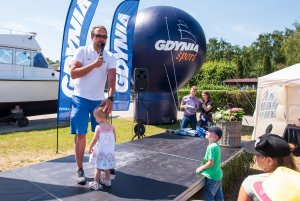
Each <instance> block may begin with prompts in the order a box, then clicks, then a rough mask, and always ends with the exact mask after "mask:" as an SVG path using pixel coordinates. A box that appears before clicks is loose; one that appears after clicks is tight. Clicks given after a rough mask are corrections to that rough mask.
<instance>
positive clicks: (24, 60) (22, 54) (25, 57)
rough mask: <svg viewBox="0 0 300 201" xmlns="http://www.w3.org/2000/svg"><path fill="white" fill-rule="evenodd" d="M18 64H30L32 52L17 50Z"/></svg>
mask: <svg viewBox="0 0 300 201" xmlns="http://www.w3.org/2000/svg"><path fill="white" fill-rule="evenodd" d="M16 64H17V65H24V66H30V52H29V51H25V50H17V51H16Z"/></svg>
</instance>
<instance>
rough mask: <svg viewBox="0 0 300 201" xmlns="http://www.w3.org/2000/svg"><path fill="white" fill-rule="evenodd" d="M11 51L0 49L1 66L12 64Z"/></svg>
mask: <svg viewBox="0 0 300 201" xmlns="http://www.w3.org/2000/svg"><path fill="white" fill-rule="evenodd" d="M12 55H13V51H12V50H11V49H5V48H0V63H1V64H12V62H13V56H12Z"/></svg>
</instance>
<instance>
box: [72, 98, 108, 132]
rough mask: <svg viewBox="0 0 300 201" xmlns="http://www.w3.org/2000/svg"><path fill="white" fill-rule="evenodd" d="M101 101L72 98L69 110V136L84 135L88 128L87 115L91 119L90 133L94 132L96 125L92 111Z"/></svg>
mask: <svg viewBox="0 0 300 201" xmlns="http://www.w3.org/2000/svg"><path fill="white" fill-rule="evenodd" d="M101 102H102V101H101V100H99V101H92V100H88V99H85V98H81V97H78V96H73V97H72V110H71V118H70V125H71V134H79V135H80V134H86V133H87V128H88V121H89V115H90V118H91V126H92V131H93V132H94V131H95V128H96V126H97V125H98V123H97V122H96V119H95V117H94V114H93V112H94V109H95V108H96V107H97V106H98V105H100V104H101Z"/></svg>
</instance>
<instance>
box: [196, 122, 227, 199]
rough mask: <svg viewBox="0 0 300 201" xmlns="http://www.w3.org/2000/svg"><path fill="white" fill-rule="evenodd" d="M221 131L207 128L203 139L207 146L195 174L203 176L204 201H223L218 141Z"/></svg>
mask: <svg viewBox="0 0 300 201" xmlns="http://www.w3.org/2000/svg"><path fill="white" fill-rule="evenodd" d="M222 134H223V132H222V130H221V129H220V128H219V127H217V126H212V127H209V128H208V130H207V131H206V136H205V138H206V139H207V140H208V143H209V144H208V146H207V149H206V153H205V156H204V160H203V162H202V163H201V166H200V167H198V168H197V169H196V173H197V174H200V175H203V176H205V186H204V187H203V198H204V200H209V201H210V200H216V201H223V200H224V195H223V190H222V177H223V172H222V169H221V148H220V145H219V143H218V141H219V140H220V139H221V137H222Z"/></svg>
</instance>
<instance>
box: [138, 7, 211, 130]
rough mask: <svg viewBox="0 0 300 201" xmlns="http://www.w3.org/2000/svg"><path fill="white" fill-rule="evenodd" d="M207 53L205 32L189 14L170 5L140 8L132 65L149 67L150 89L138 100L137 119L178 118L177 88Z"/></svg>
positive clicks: (159, 120) (169, 120)
mask: <svg viewBox="0 0 300 201" xmlns="http://www.w3.org/2000/svg"><path fill="white" fill-rule="evenodd" d="M205 53H206V39H205V35H204V32H203V30H202V28H201V26H200V24H199V23H198V22H197V20H196V19H195V18H193V17H192V16H191V15H190V14H188V13H186V12H184V11H182V10H180V9H177V8H174V7H169V6H155V7H150V8H147V9H144V10H142V11H139V12H138V14H137V17H136V24H135V31H134V45H133V68H145V69H147V71H148V80H147V81H148V89H147V91H146V92H141V93H140V94H139V100H138V101H136V105H135V106H136V107H137V103H138V102H140V103H139V110H138V111H139V112H138V114H135V117H134V118H135V120H138V119H139V120H141V121H142V122H143V123H149V124H165V123H174V122H176V118H177V111H176V106H177V105H178V102H177V98H176V91H177V90H178V89H179V88H180V87H182V86H184V85H185V84H186V83H187V82H188V81H189V80H190V79H191V78H192V77H193V75H194V74H195V73H196V72H197V71H199V70H200V67H201V65H202V64H203V62H204V60H205ZM151 97H153V98H151ZM135 111H137V110H135Z"/></svg>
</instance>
